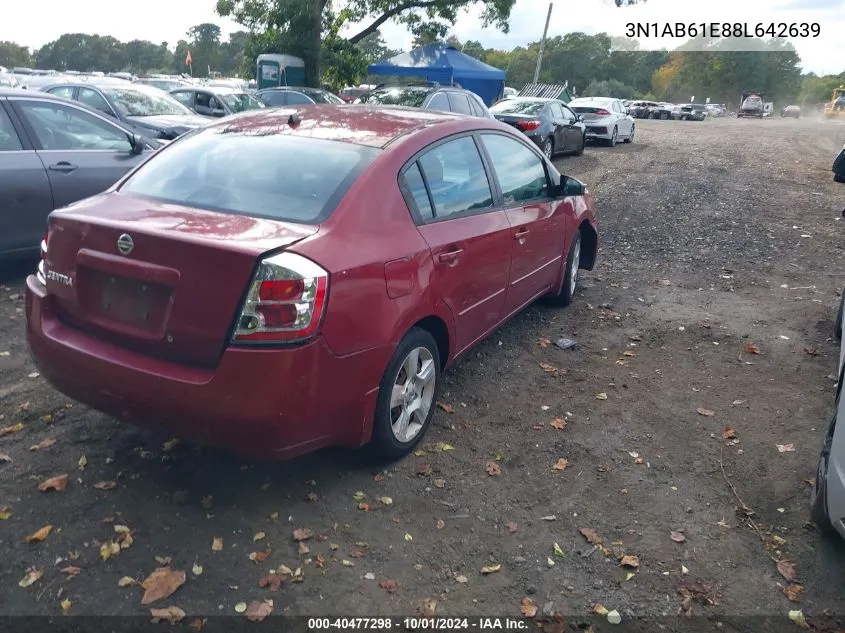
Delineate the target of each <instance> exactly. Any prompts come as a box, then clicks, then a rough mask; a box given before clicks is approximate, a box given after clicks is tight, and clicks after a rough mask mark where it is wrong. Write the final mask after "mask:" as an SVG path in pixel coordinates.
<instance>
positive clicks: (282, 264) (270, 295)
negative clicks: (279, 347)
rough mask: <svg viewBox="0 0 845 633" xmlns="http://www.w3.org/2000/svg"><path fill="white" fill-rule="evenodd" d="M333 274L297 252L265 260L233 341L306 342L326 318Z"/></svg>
mask: <svg viewBox="0 0 845 633" xmlns="http://www.w3.org/2000/svg"><path fill="white" fill-rule="evenodd" d="M328 290H329V273H328V272H327V271H326V270H323V269H322V268H321V267H320V266H318V265H317V264H315V263H314V262H312V261H311V260H310V259H306V258H305V257H302V256H301V255H297V254H296V253H287V252H285V253H279V254H278V255H273V256H272V257H267V258H265V259H262V260H261V262H259V264H258V270H257V271H256V273H255V276H254V277H253V279H252V281H251V282H250V285H249V291H248V292H247V295H246V299H245V300H244V304H243V306H241V310H240V313H239V315H238V320H237V323H236V324H235V332H234V334H233V335H232V341H233V342H251V341H255V342H267V343H272V342H285V341H302V340H305V339H308V338H311V337H312V336H314V334H316V332H317V328H319V326H320V322H321V321H322V319H323V314H324V312H325V308H326V299H327V298H328Z"/></svg>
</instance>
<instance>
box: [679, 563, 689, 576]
mask: <svg viewBox="0 0 845 633" xmlns="http://www.w3.org/2000/svg"><path fill="white" fill-rule="evenodd" d="M688 573H689V569H687V568H686V567H685V566H684V565H681V575H683V576H686V575H687V574H688Z"/></svg>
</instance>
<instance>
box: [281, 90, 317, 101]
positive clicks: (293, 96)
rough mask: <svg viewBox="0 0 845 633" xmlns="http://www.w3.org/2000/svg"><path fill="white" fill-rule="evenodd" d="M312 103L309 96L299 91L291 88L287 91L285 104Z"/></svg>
mask: <svg viewBox="0 0 845 633" xmlns="http://www.w3.org/2000/svg"><path fill="white" fill-rule="evenodd" d="M311 103H314V102H313V101H312V100H311V98H310V97H307V96H305V95H304V94H302V93H301V92H295V91H293V90H291V91H289V92H288V101H287V104H286V105H307V104H311Z"/></svg>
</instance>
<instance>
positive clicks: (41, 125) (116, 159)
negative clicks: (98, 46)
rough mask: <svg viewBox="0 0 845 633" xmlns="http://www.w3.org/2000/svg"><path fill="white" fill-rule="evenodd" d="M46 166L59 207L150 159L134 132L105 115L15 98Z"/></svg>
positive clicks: (92, 192) (102, 188)
mask: <svg viewBox="0 0 845 633" xmlns="http://www.w3.org/2000/svg"><path fill="white" fill-rule="evenodd" d="M9 102H10V103H11V104H12V105H13V107H14V109H15V111H16V113H17V114H18V116H19V117H20V119H21V122H22V123H23V125H24V127H25V129H26V131H27V133H28V135H29V137H30V138H31V139H32V140H33V143H34V144H35V146H36V151H37V153H38V156H39V157H40V158H41V161H42V162H43V163H44V166H45V167H46V168H47V176H48V178H49V180H50V187H51V189H52V191H53V203H54V206H55V208H57V209H58V208H60V207H63V206H65V205H68V204H70V203H72V202H76V201H77V200H81V199H82V198H87V197H89V196H93V195H95V194H98V193H100V192H102V191H105V190H106V189H108V188H109V187H111V186H112V185H113V184H114V183H115V182H117V181H118V180H119V179H120V178H121V176H123V175H124V174H125V173H126V172H127V171H129V170H130V169H132V168H133V167H134V166H135V165H137V164H138V163H140V162H141V161H142V160H144V158H145V156H146V154H147V152H144V154H142V155H137V154H133V153H132V151H131V150H132V146H131V144H130V142H129V136H128V134H127V133H126V132H124V131H123V130H122V129H121V128H119V127H118V126H116V125H113V124H112V123H110V122H109V121H107V120H106V119H104V118H100V117H98V116H96V115H95V114H93V113H91V112H88V111H86V110H83V109H82V108H77V107H75V106H73V105H71V104H66V103H59V102H57V101H53V100H49V101H47V100H36V99H29V98H20V99H18V98H16V99H10V100H9Z"/></svg>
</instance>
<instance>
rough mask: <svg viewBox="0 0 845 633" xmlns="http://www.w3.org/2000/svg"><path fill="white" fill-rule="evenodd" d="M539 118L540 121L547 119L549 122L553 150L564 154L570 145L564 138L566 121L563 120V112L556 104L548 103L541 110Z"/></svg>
mask: <svg viewBox="0 0 845 633" xmlns="http://www.w3.org/2000/svg"><path fill="white" fill-rule="evenodd" d="M540 117H541V119H544V118H547V117H548V118H549V120H550V121H551V124H552V128H553V130H554V137H555V150H556V151H558V152H565V151H566V150H567V146H571V145H572V143H570V142H568V138H567V136H566V121H564V119H563V110H561V109H560V106H559V105H558V104H556V103H549V104H547V105H546V106H545V107H544V108H543V110H542V113H541V115H540Z"/></svg>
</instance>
